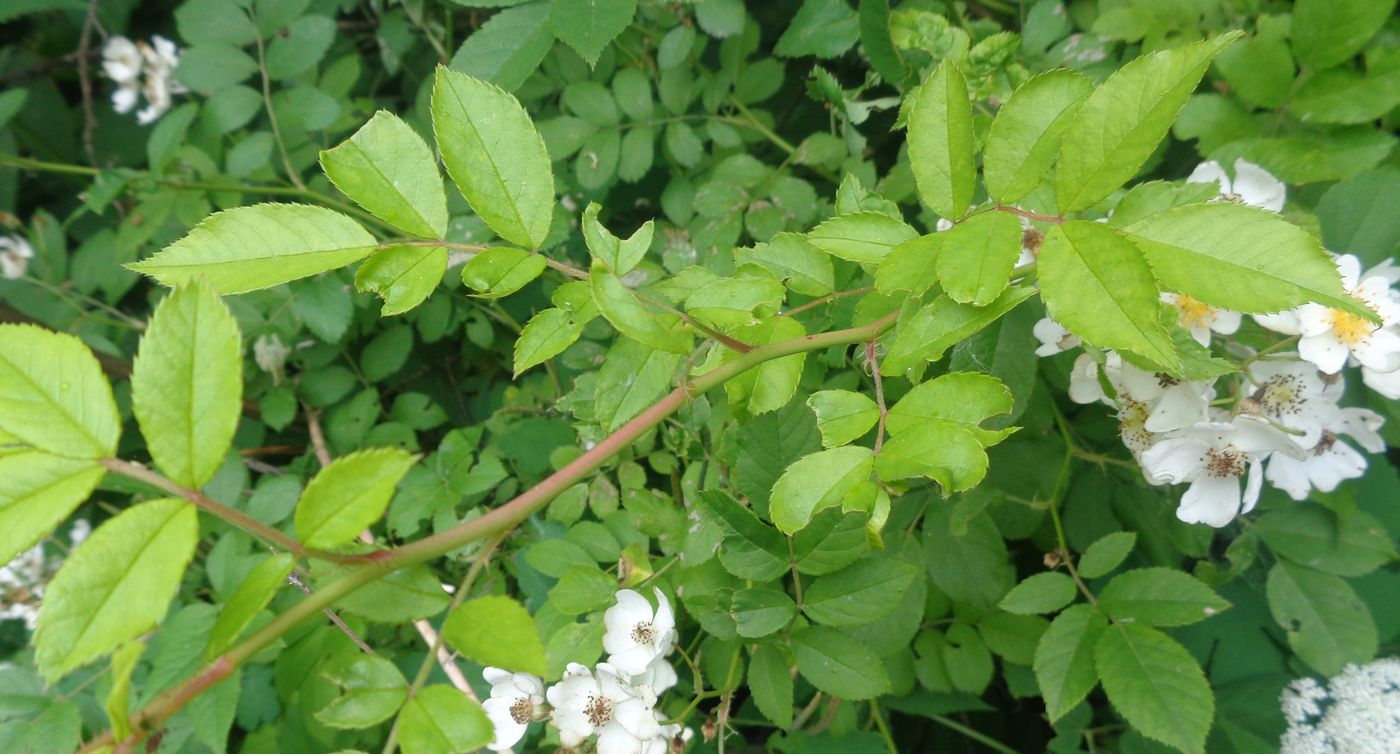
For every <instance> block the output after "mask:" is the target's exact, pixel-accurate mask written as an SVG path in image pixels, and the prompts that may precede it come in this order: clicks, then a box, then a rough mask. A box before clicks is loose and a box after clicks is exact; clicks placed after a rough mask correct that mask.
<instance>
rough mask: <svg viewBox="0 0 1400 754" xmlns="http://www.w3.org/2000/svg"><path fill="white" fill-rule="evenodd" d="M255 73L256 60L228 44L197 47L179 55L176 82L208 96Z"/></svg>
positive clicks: (208, 44) (214, 43) (256, 70)
mask: <svg viewBox="0 0 1400 754" xmlns="http://www.w3.org/2000/svg"><path fill="white" fill-rule="evenodd" d="M257 72H258V61H256V60H254V59H253V57H252V56H251V55H249V54H248V53H246V52H244V51H242V50H240V49H238V48H237V47H234V46H232V45H229V44H222V43H218V42H210V43H206V44H198V45H194V46H193V47H191V48H189V49H188V50H184V51H182V52H181V53H180V63H179V65H177V66H176V68H175V80H176V81H178V82H180V83H181V84H184V85H185V86H187V87H189V88H190V89H191V90H193V91H196V92H200V93H203V94H211V93H213V92H216V91H218V90H220V89H223V88H225V87H228V86H233V85H234V84H237V83H238V82H240V81H244V80H245V79H247V78H248V77H249V76H252V75H253V74H254V73H257Z"/></svg>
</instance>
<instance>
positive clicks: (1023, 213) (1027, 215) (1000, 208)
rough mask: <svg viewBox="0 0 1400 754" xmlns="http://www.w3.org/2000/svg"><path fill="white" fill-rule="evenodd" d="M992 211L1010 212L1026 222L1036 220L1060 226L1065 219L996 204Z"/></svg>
mask: <svg viewBox="0 0 1400 754" xmlns="http://www.w3.org/2000/svg"><path fill="white" fill-rule="evenodd" d="M993 209H995V210H996V211H997V212H1010V213H1011V214H1013V215H1017V216H1020V217H1024V218H1026V219H1028V220H1038V221H1040V222H1043V223H1053V224H1055V225H1060V224H1062V223H1064V221H1065V218H1064V216H1062V215H1042V214H1041V213H1039V212H1031V211H1030V210H1026V209H1021V208H1020V207H1012V206H1010V205H1007V204H998V205H997V206H995V207H993Z"/></svg>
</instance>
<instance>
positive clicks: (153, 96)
mask: <svg viewBox="0 0 1400 754" xmlns="http://www.w3.org/2000/svg"><path fill="white" fill-rule="evenodd" d="M141 93H142V94H144V95H146V106H145V107H143V108H141V110H140V111H138V112H137V113H136V122H137V123H140V124H141V125H143V126H145V125H149V124H151V123H154V122H156V121H157V120H159V119H160V116H162V115H164V114H165V112H166V111H167V110H169V109H170V104H171V99H170V81H169V78H168V77H166V76H157V75H148V76H146V84H145V86H143V87H141Z"/></svg>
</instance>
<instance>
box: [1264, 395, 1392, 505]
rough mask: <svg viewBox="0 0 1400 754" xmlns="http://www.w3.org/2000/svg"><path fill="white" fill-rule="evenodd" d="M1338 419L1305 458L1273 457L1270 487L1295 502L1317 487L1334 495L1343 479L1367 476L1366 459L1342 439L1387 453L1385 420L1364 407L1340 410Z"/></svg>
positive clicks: (1267, 472) (1267, 471)
mask: <svg viewBox="0 0 1400 754" xmlns="http://www.w3.org/2000/svg"><path fill="white" fill-rule="evenodd" d="M1335 417H1336V418H1335V419H1334V420H1333V421H1332V422H1331V423H1330V424H1328V425H1327V427H1326V428H1325V429H1324V430H1323V431H1322V432H1321V434H1320V436H1319V437H1318V440H1317V443H1316V444H1315V445H1313V446H1312V447H1311V448H1310V449H1309V450H1308V454H1307V456H1305V457H1304V458H1302V459H1297V458H1293V457H1292V456H1288V455H1283V454H1275V455H1273V456H1271V457H1270V458H1269V465H1268V469H1267V470H1266V471H1265V473H1264V478H1265V479H1267V480H1269V484H1272V485H1273V486H1275V487H1277V488H1279V489H1281V490H1283V491H1284V492H1287V493H1288V496H1289V497H1291V498H1293V499H1294V500H1306V499H1307V497H1308V491H1309V490H1311V489H1313V488H1317V489H1318V490H1320V491H1322V492H1331V491H1332V490H1335V489H1337V485H1339V484H1341V483H1342V481H1343V480H1345V479H1356V478H1358V477H1360V476H1361V475H1362V474H1365V473H1366V457H1365V456H1363V455H1361V454H1360V453H1358V452H1357V451H1356V449H1355V448H1353V447H1351V446H1350V445H1348V444H1346V443H1344V442H1342V441H1341V439H1340V438H1341V436H1342V435H1346V436H1348V437H1351V438H1352V439H1354V440H1356V442H1357V444H1359V445H1360V446H1361V447H1363V448H1365V449H1366V450H1367V451H1370V452H1372V453H1381V452H1384V451H1385V441H1384V440H1382V439H1381V436H1380V435H1379V434H1377V433H1376V430H1377V429H1380V426H1381V424H1383V423H1384V422H1385V420H1384V419H1382V418H1381V415H1380V414H1377V413H1376V412H1374V411H1370V410H1368V409H1364V408H1343V409H1337V411H1336V412H1335Z"/></svg>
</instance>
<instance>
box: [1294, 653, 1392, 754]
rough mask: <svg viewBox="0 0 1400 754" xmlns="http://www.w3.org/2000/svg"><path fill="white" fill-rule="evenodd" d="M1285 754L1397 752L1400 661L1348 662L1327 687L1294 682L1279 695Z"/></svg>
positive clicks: (1376, 753)
mask: <svg viewBox="0 0 1400 754" xmlns="http://www.w3.org/2000/svg"><path fill="white" fill-rule="evenodd" d="M1280 702H1281V705H1282V707H1283V716H1284V717H1285V718H1286V719H1287V720H1288V731H1287V732H1286V733H1284V734H1283V739H1282V740H1281V741H1280V742H1279V746H1280V750H1281V751H1282V752H1283V754H1394V752H1395V751H1396V743H1395V742H1396V741H1400V660H1397V659H1396V658H1393V657H1388V658H1384V659H1380V660H1376V661H1375V662H1372V663H1369V664H1367V665H1363V666H1360V667H1357V666H1356V665H1348V666H1346V668H1345V669H1344V670H1343V671H1342V674H1341V675H1339V676H1337V677H1335V678H1332V679H1331V680H1330V681H1328V686H1327V687H1326V688H1323V686H1322V685H1321V684H1319V683H1318V682H1317V681H1315V680H1313V679H1312V678H1303V679H1300V680H1297V681H1294V682H1293V683H1291V684H1289V685H1288V687H1287V688H1285V689H1284V690H1283V695H1282V698H1281V699H1280Z"/></svg>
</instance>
